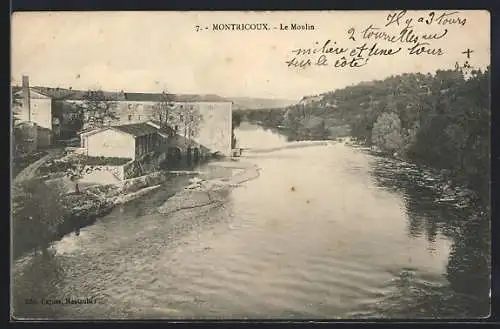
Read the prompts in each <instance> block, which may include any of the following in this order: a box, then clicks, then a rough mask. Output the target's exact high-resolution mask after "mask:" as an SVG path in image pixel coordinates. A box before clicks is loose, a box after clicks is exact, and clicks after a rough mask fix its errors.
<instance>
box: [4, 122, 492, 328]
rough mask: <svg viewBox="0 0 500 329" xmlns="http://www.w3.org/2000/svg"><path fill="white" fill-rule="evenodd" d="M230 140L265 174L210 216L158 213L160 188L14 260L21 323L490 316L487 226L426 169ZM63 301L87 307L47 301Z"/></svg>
mask: <svg viewBox="0 0 500 329" xmlns="http://www.w3.org/2000/svg"><path fill="white" fill-rule="evenodd" d="M235 134H236V136H237V138H238V140H239V143H240V145H242V146H245V147H248V148H253V151H252V150H249V151H246V152H244V154H243V156H242V157H241V158H240V161H241V162H242V163H243V162H244V163H249V164H252V165H256V166H257V167H258V168H260V169H259V176H258V178H256V179H253V180H249V181H246V182H244V183H242V184H240V185H239V186H236V187H233V188H232V189H231V190H230V191H229V193H228V194H227V195H225V196H224V198H223V199H222V201H221V202H219V203H218V204H217V205H215V206H209V207H194V208H188V209H181V210H177V211H173V212H170V213H167V214H165V213H162V212H159V211H158V209H159V208H161V207H164V208H165V202H167V201H168V200H167V199H168V198H169V197H170V196H171V192H170V191H171V188H169V186H167V185H168V184H181V183H175V182H174V183H172V182H169V183H168V184H166V185H165V186H164V188H161V189H159V190H156V191H154V192H152V193H151V194H149V195H147V196H144V197H142V198H140V199H137V200H134V201H131V202H129V203H127V204H125V205H123V206H121V207H118V208H116V209H115V210H114V211H113V212H111V213H110V214H109V215H107V216H105V217H103V218H101V219H100V220H98V221H97V222H96V223H95V224H93V225H91V226H89V227H86V228H83V229H82V230H81V231H80V235H79V236H75V235H74V234H71V235H68V236H66V237H64V238H63V239H62V240H61V241H59V242H57V243H55V244H54V246H53V248H54V251H53V253H54V254H53V256H52V257H49V258H43V259H42V258H41V256H40V257H35V258H33V257H31V256H26V257H24V258H22V259H20V260H18V261H16V263H15V264H14V270H13V277H14V283H13V289H14V296H17V297H16V301H15V305H17V308H16V312H15V314H16V316H18V317H27V318H52V319H107V318H114V319H152V318H155V319H245V318H246V319H303V318H307V319H340V318H341V319H349V318H354V319H357V318H385V317H389V318H401V319H404V318H436V317H437V318H446V317H455V318H457V317H458V318H461V317H470V316H472V317H480V316H486V315H488V314H489V298H488V293H489V276H488V275H489V267H488V266H489V264H488V263H489V259H490V258H489V252H490V250H489V245H490V244H489V236H490V235H489V220H486V219H483V217H484V216H480V215H478V213H479V210H478V209H476V207H474V206H472V205H470V204H467V201H464V200H457V199H456V198H455V199H450V198H448V199H446V198H445V197H443V195H440V193H439V192H436V190H439V188H437V187H439V186H442V184H443V183H442V182H440V181H439V177H437V176H433V173H432V171H431V170H429V171H428V172H427V171H425V172H426V173H425V174H422V173H423V172H424V171H423V170H421V169H419V168H417V167H416V166H414V165H411V164H408V163H405V162H402V161H399V160H391V159H385V158H382V157H379V156H375V155H372V154H370V153H368V152H367V151H366V150H364V149H362V148H358V147H353V146H349V145H346V144H344V143H339V142H316V143H315V142H287V138H286V137H285V136H283V135H280V134H277V133H275V132H272V131H269V130H264V129H262V128H259V127H257V126H253V125H249V124H243V125H242V126H241V127H240V128H239V129H238V130H237V131H236V132H235ZM266 149H267V151H266ZM201 169H202V170H203V169H206V167H203V168H201ZM167 207H168V206H167ZM66 297H71V298H93V299H92V303H90V304H80V305H59V304H55V305H47V304H42V303H41V301H42V300H44V302H45V303H48V302H49V301H53V300H57V299H64V298H66ZM27 298H31V299H32V301H31V302H30V303H27V301H26V299H27ZM35 302H38V304H34V303H35Z"/></svg>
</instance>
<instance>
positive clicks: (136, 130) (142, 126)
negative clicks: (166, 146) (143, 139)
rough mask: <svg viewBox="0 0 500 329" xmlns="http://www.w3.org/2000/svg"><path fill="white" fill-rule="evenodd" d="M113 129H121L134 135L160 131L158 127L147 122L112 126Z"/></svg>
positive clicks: (138, 135)
mask: <svg viewBox="0 0 500 329" xmlns="http://www.w3.org/2000/svg"><path fill="white" fill-rule="evenodd" d="M111 128H112V129H115V130H119V131H121V132H124V133H126V134H129V135H132V136H134V137H140V136H145V135H150V134H154V133H156V132H158V129H157V128H155V127H153V126H151V125H148V124H147V123H145V122H144V123H132V124H127V125H119V126H112V127H111Z"/></svg>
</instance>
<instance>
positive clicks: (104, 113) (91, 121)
mask: <svg viewBox="0 0 500 329" xmlns="http://www.w3.org/2000/svg"><path fill="white" fill-rule="evenodd" d="M115 109H116V102H115V101H114V100H113V99H112V98H111V97H108V96H106V94H105V93H104V92H103V91H102V90H89V91H88V92H87V93H86V94H85V95H84V96H83V102H82V103H81V104H78V111H79V116H80V117H81V118H82V122H83V129H94V128H102V127H104V126H107V125H109V124H110V123H111V122H113V121H117V120H118V119H119V116H118V115H117V114H116V112H115Z"/></svg>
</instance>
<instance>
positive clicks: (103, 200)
mask: <svg viewBox="0 0 500 329" xmlns="http://www.w3.org/2000/svg"><path fill="white" fill-rule="evenodd" d="M206 169H207V170H206V171H199V170H198V171H173V172H168V171H157V172H153V173H150V174H147V175H144V176H140V177H136V178H132V179H128V180H124V181H122V182H119V183H117V184H106V185H94V186H90V187H87V188H85V189H83V190H82V191H81V192H80V193H68V194H66V195H64V196H62V198H61V200H60V201H61V203H62V204H63V205H64V206H65V209H67V213H65V214H64V215H63V216H62V219H61V220H60V224H59V225H57V227H56V228H55V230H54V232H53V234H52V236H51V237H50V238H49V244H52V243H54V242H56V241H58V240H60V239H61V238H63V237H64V236H65V235H67V234H71V233H73V232H74V233H75V234H78V233H79V230H80V229H82V228H84V227H86V226H88V225H92V224H93V223H95V221H97V220H98V219H99V218H100V217H103V216H105V215H107V214H109V213H110V212H111V211H112V210H113V209H114V208H115V207H116V206H117V205H122V204H125V203H127V202H130V201H132V200H135V199H137V198H140V197H143V196H145V195H147V194H149V193H152V192H153V191H155V190H157V189H159V188H161V187H162V186H163V187H165V186H164V184H165V183H166V182H167V181H169V180H175V181H176V183H175V184H173V185H175V186H180V187H181V188H180V189H178V190H177V189H173V190H172V198H171V199H172V200H171V201H167V202H166V203H165V205H164V206H163V207H161V208H160V209H159V212H160V213H164V214H166V213H169V212H175V211H178V210H181V209H183V208H185V207H192V206H193V205H195V206H196V205H199V204H200V202H201V203H203V202H207V204H208V203H214V202H216V200H217V198H218V197H220V196H221V195H223V194H224V191H223V190H226V191H225V192H227V189H228V188H230V187H235V186H237V185H239V184H241V183H243V182H245V181H248V180H251V179H255V178H257V177H258V175H259V172H258V168H256V167H255V166H252V165H250V164H245V163H240V162H222V161H220V162H213V163H209V164H207V165H206ZM221 169H222V172H220V170H221ZM231 171H232V172H235V171H238V172H237V173H235V174H234V175H233V174H231V173H229V172H231ZM214 173H215V174H214ZM193 176H199V177H202V178H201V182H203V183H204V185H203V188H202V189H199V188H198V189H196V190H194V189H192V184H191V187H190V185H189V183H190V177H193ZM53 188H56V186H55V185H54V186H53ZM226 194H227V193H226ZM207 196H208V199H207V200H205V199H206V198H207ZM212 196H213V198H215V199H212ZM169 200H170V199H169ZM174 204H177V205H176V206H173V205H174ZM166 209H168V211H167V210H166ZM16 230H23V228H22V227H18V228H16ZM39 247H40V246H39V245H38V244H36V243H34V242H33V243H30V242H27V243H24V244H21V245H20V246H19V247H18V248H15V249H16V250H15V254H14V258H18V257H20V256H22V255H23V254H25V253H26V252H29V251H32V250H34V249H37V248H39Z"/></svg>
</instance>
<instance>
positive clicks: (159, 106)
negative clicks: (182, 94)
mask: <svg viewBox="0 0 500 329" xmlns="http://www.w3.org/2000/svg"><path fill="white" fill-rule="evenodd" d="M174 109H175V104H174V96H173V95H172V94H169V93H168V92H167V91H163V92H162V93H161V97H160V100H159V101H158V102H157V103H156V104H155V105H154V108H153V118H154V119H155V120H157V121H158V122H160V125H162V126H166V125H168V124H169V123H170V121H171V117H172V112H173V111H174Z"/></svg>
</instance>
